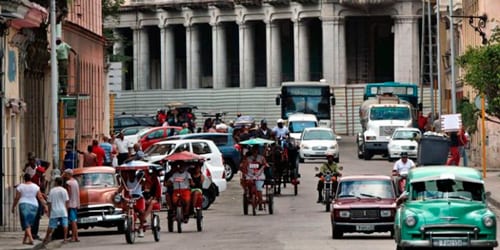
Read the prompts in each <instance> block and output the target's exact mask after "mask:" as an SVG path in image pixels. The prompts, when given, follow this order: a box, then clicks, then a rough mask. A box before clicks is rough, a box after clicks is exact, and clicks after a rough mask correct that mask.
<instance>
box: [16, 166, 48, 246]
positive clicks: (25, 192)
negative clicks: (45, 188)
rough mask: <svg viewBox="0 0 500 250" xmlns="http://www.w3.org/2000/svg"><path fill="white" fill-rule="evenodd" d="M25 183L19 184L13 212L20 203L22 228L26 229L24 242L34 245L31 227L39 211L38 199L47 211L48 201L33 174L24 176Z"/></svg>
mask: <svg viewBox="0 0 500 250" xmlns="http://www.w3.org/2000/svg"><path fill="white" fill-rule="evenodd" d="M23 180H24V183H21V184H19V185H17V187H16V196H15V198H14V202H13V203H12V209H11V212H12V213H14V212H15V210H16V206H17V205H18V204H19V215H20V216H19V217H20V220H21V228H22V229H23V231H24V237H23V244H28V245H33V235H32V232H31V227H32V226H33V223H34V222H35V217H36V215H37V213H38V206H39V205H38V204H39V203H38V201H40V203H41V205H42V206H43V208H44V210H45V212H47V203H46V202H45V199H44V198H43V196H42V192H40V187H39V186H37V185H36V184H34V183H33V182H31V176H30V175H29V174H27V173H25V174H24V176H23Z"/></svg>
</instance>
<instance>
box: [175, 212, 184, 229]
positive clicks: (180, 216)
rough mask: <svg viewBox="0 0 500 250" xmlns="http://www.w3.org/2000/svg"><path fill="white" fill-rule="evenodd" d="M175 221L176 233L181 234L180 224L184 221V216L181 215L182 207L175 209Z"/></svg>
mask: <svg viewBox="0 0 500 250" xmlns="http://www.w3.org/2000/svg"><path fill="white" fill-rule="evenodd" d="M175 212H176V220H177V232H178V233H182V222H183V220H184V214H183V213H182V207H180V206H178V207H177V208H176V211H175Z"/></svg>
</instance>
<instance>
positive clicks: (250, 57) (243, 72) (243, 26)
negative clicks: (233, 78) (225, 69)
mask: <svg viewBox="0 0 500 250" xmlns="http://www.w3.org/2000/svg"><path fill="white" fill-rule="evenodd" d="M239 35H240V36H239V43H240V87H241V88H251V87H253V86H254V82H255V76H254V73H255V65H254V58H255V57H254V34H253V27H252V25H251V24H247V23H240V24H239Z"/></svg>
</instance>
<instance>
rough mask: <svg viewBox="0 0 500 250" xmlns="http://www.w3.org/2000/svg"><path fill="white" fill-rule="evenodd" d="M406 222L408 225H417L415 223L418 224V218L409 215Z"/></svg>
mask: <svg viewBox="0 0 500 250" xmlns="http://www.w3.org/2000/svg"><path fill="white" fill-rule="evenodd" d="M405 223H406V225H407V226H409V227H413V226H415V224H417V218H416V217H415V216H413V215H409V216H408V217H406V219H405Z"/></svg>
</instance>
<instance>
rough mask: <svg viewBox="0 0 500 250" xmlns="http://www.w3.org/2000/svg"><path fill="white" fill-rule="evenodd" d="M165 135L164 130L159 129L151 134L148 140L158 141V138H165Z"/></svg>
mask: <svg viewBox="0 0 500 250" xmlns="http://www.w3.org/2000/svg"><path fill="white" fill-rule="evenodd" d="M164 134H165V131H163V129H158V130H156V131H153V132H151V133H150V134H149V135H148V139H158V138H163V137H165V136H164Z"/></svg>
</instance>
